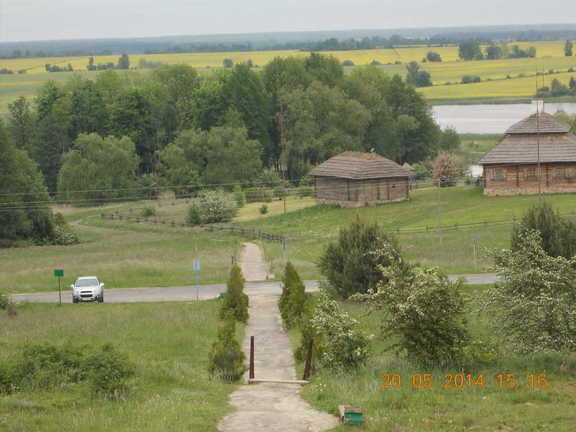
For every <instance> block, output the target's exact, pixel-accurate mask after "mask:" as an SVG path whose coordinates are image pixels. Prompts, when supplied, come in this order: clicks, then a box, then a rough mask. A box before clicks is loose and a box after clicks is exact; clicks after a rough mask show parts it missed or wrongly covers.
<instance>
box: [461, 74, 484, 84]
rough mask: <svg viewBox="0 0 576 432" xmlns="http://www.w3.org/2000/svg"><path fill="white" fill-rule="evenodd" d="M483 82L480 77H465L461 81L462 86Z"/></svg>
mask: <svg viewBox="0 0 576 432" xmlns="http://www.w3.org/2000/svg"><path fill="white" fill-rule="evenodd" d="M481 81H482V78H480V77H479V76H478V75H464V76H463V77H462V80H461V81H460V82H461V83H462V84H471V83H479V82H481Z"/></svg>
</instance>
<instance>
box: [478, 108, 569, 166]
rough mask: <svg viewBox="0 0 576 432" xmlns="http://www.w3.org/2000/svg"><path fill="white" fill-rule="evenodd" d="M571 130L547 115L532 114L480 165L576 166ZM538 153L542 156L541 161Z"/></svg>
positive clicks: (508, 131)
mask: <svg viewBox="0 0 576 432" xmlns="http://www.w3.org/2000/svg"><path fill="white" fill-rule="evenodd" d="M569 130H570V128H569V126H568V125H566V124H564V123H562V122H561V121H559V120H557V119H556V118H555V117H554V116H552V115H550V114H547V113H537V114H532V115H531V116H530V117H528V118H526V119H524V120H522V121H520V122H518V123H516V124H515V125H513V126H512V127H510V129H508V130H507V131H506V134H507V135H506V137H505V138H504V139H503V140H502V141H501V142H500V144H498V145H497V146H496V147H494V148H493V149H492V150H491V151H489V152H488V153H487V154H486V155H485V156H484V157H483V158H482V159H480V161H479V162H478V163H479V164H480V165H489V164H534V163H537V162H538V159H540V162H542V163H550V162H576V136H574V135H572V134H569V133H568V131H569ZM538 153H540V156H539V157H538Z"/></svg>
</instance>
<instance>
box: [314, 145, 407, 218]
mask: <svg viewBox="0 0 576 432" xmlns="http://www.w3.org/2000/svg"><path fill="white" fill-rule="evenodd" d="M311 175H312V176H313V177H314V189H315V196H316V201H317V202H318V203H319V204H339V205H341V206H342V207H361V206H371V205H376V204H378V203H382V202H387V201H402V200H405V199H407V198H408V196H409V193H410V175H411V172H410V171H409V170H408V169H406V168H404V167H402V166H400V165H398V164H397V163H396V162H393V161H391V160H390V159H386V158H385V157H383V156H380V155H378V154H376V153H359V152H344V153H342V154H339V155H338V156H334V157H333V158H330V159H328V160H327V161H326V162H324V163H322V164H320V165H318V166H317V167H316V168H315V169H314V170H313V171H312V172H311Z"/></svg>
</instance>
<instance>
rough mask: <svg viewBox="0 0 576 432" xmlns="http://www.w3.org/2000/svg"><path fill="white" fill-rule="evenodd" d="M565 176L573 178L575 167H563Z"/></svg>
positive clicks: (575, 173)
mask: <svg viewBox="0 0 576 432" xmlns="http://www.w3.org/2000/svg"><path fill="white" fill-rule="evenodd" d="M565 173H566V178H568V179H573V178H576V167H569V168H566V169H565Z"/></svg>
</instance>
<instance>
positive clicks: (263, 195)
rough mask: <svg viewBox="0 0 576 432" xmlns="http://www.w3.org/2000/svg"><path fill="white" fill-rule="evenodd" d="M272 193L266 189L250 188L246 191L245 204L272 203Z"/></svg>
mask: <svg viewBox="0 0 576 432" xmlns="http://www.w3.org/2000/svg"><path fill="white" fill-rule="evenodd" d="M272 198H273V195H272V191H271V190H270V189H268V188H263V187H261V188H252V189H248V190H246V201H247V202H272Z"/></svg>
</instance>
